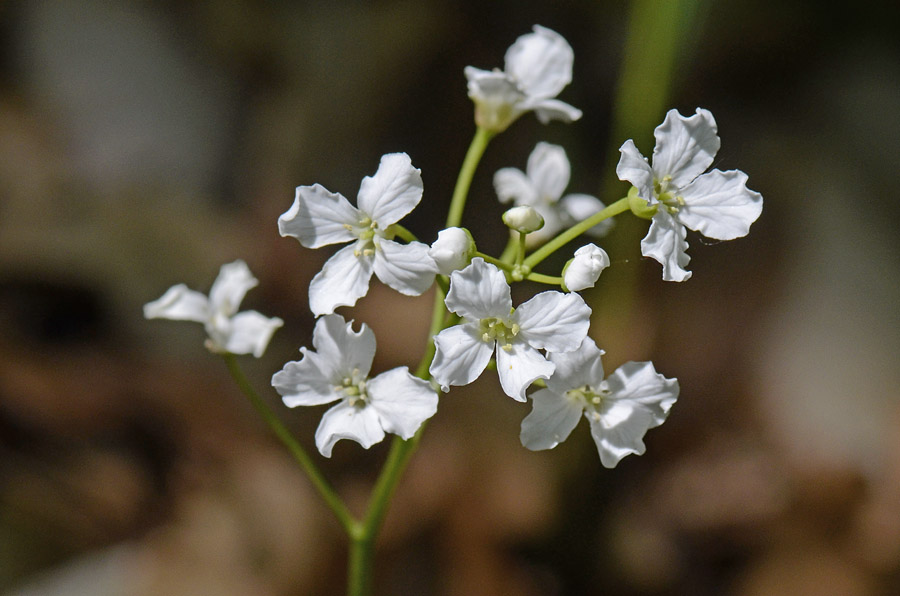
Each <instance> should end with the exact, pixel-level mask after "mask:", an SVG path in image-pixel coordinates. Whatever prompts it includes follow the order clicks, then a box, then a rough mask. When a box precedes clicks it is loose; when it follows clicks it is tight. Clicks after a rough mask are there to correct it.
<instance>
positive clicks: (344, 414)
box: [316, 401, 384, 457]
mask: <svg viewBox="0 0 900 596" xmlns="http://www.w3.org/2000/svg"><path fill="white" fill-rule="evenodd" d="M341 439H349V440H351V441H356V442H357V443H359V444H360V445H362V446H363V448H364V449H368V448H369V447H371V446H372V445H374V444H375V443H378V442H379V441H381V440H382V439H384V429H382V428H381V421H380V420H379V419H378V412H377V411H376V410H375V408H372V407H370V406H368V405H367V406H363V407H357V406H351V405H350V404H349V403H347V402H346V401H341V402H340V403H339V404H337V405H335V406H334V407H333V408H331V409H330V410H328V411H327V412H325V414H324V415H323V416H322V421H321V422H320V423H319V428H317V429H316V447H318V448H319V453H321V454H322V455H324V456H325V457H331V450H332V448H334V444H335V443H337V442H338V441H340V440H341Z"/></svg>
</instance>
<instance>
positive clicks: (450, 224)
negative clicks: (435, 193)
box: [444, 126, 496, 228]
mask: <svg viewBox="0 0 900 596" xmlns="http://www.w3.org/2000/svg"><path fill="white" fill-rule="evenodd" d="M495 134H496V133H494V132H493V131H490V130H488V129H486V128H481V127H480V126H479V127H478V129H477V130H476V131H475V137H474V138H473V139H472V142H471V143H470V144H469V150H468V151H466V158H465V160H463V164H462V168H460V170H459V176H458V177H457V178H456V188H454V189H453V198H452V199H450V209H449V211H448V212H447V225H446V226H444V227H447V228H454V227H458V226H459V224H460V222H461V221H462V214H463V209H465V207H466V197H467V196H468V194H469V187H470V186H471V185H472V177H473V176H474V175H475V168H477V167H478V162H479V161H481V156H482V155H484V150H485V149H487V146H488V143H489V142H490V141H491V139H492V138H493V137H494V135H495Z"/></svg>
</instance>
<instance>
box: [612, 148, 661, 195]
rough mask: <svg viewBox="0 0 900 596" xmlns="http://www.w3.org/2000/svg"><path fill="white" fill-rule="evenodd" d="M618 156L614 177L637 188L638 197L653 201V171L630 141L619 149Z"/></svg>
mask: <svg viewBox="0 0 900 596" xmlns="http://www.w3.org/2000/svg"><path fill="white" fill-rule="evenodd" d="M619 154H620V155H619V163H618V165H616V176H618V177H619V180H622V181H623V182H630V183H631V185H632V186H634V187H635V188H637V189H638V196H639V197H641V198H642V199H644V200H645V201H651V200H653V169H652V168H651V167H650V164H649V163H647V158H645V157H644V156H643V155H641V152H640V151H638V148H637V147H636V146H635V144H634V141H632V140H631V139H628V140H627V141H625V142H624V143H623V144H622V146H621V147H619Z"/></svg>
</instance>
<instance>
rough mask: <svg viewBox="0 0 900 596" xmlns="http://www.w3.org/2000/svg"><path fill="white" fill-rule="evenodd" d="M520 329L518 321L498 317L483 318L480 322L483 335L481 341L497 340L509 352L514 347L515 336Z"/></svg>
mask: <svg viewBox="0 0 900 596" xmlns="http://www.w3.org/2000/svg"><path fill="white" fill-rule="evenodd" d="M519 331H520V328H519V324H518V323H512V322H510V321H504V320H503V319H500V318H498V317H488V318H487V319H481V321H479V323H478V333H479V335H481V341H484V342H492V341H497V342H499V343H500V347H502V348H503V349H504V350H506V351H507V352H509V351H510V350H511V349H512V342H513V338H515V337H516V335H518V334H519Z"/></svg>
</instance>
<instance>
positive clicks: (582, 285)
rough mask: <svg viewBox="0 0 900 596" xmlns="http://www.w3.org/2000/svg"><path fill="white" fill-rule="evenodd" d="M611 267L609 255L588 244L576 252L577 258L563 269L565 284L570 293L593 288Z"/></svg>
mask: <svg viewBox="0 0 900 596" xmlns="http://www.w3.org/2000/svg"><path fill="white" fill-rule="evenodd" d="M607 267H609V255H607V254H606V251H605V250H603V249H602V248H600V247H599V246H596V245H594V244H586V245H584V246H582V247H581V248H579V249H578V250H576V251H575V258H573V259H572V260H571V261H569V262H568V263H567V264H566V266H565V268H564V269H563V284H564V285H565V289H567V290H569V291H570V292H577V291H579V290H585V289H587V288H593V287H594V284H595V283H597V279H598V278H599V277H600V274H601V273H602V272H603V270H604V269H606V268H607Z"/></svg>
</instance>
